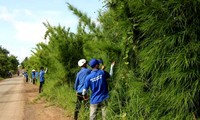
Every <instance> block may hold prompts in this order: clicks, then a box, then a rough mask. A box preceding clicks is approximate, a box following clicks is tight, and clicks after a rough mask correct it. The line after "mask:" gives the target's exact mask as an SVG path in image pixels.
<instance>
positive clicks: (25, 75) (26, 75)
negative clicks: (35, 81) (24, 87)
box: [24, 72, 28, 82]
mask: <svg viewBox="0 0 200 120" xmlns="http://www.w3.org/2000/svg"><path fill="white" fill-rule="evenodd" d="M24 77H25V78H26V82H28V73H27V72H24Z"/></svg>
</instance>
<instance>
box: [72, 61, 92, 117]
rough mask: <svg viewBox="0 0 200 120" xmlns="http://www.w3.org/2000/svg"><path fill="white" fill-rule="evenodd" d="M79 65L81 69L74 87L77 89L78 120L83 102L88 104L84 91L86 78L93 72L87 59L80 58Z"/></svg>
mask: <svg viewBox="0 0 200 120" xmlns="http://www.w3.org/2000/svg"><path fill="white" fill-rule="evenodd" d="M78 66H79V67H80V68H81V70H80V71H79V72H78V73H77V75H76V81H75V84H74V88H75V90H76V95H77V101H76V108H75V112H74V120H78V113H79V110H80V108H81V104H82V102H84V104H86V100H84V98H83V95H82V92H83V86H84V82H85V78H86V76H87V75H88V74H90V72H91V70H90V69H88V68H87V62H86V60H85V59H80V60H79V61H78Z"/></svg>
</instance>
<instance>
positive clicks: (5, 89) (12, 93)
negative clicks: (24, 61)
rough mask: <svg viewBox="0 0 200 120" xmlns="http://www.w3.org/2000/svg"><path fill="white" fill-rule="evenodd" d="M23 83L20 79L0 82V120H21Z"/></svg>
mask: <svg viewBox="0 0 200 120" xmlns="http://www.w3.org/2000/svg"><path fill="white" fill-rule="evenodd" d="M23 88H24V83H23V80H22V79H21V78H20V77H16V78H9V79H5V80H2V81H1V82H0V120H23V118H24V96H23V93H24V89H23Z"/></svg>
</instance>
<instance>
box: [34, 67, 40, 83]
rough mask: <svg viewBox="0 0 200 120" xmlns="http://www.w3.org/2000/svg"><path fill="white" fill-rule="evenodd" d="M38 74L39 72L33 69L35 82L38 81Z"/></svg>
mask: <svg viewBox="0 0 200 120" xmlns="http://www.w3.org/2000/svg"><path fill="white" fill-rule="evenodd" d="M38 76H39V73H38V70H37V69H36V70H35V81H36V82H37V81H38Z"/></svg>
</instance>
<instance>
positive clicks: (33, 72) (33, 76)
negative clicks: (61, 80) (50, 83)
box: [31, 69, 36, 84]
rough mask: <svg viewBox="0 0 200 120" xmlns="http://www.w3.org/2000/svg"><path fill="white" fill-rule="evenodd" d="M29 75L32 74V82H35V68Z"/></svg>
mask: <svg viewBox="0 0 200 120" xmlns="http://www.w3.org/2000/svg"><path fill="white" fill-rule="evenodd" d="M31 76H32V80H33V81H32V82H33V84H35V79H36V78H35V70H34V69H33V70H32V73H31Z"/></svg>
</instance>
